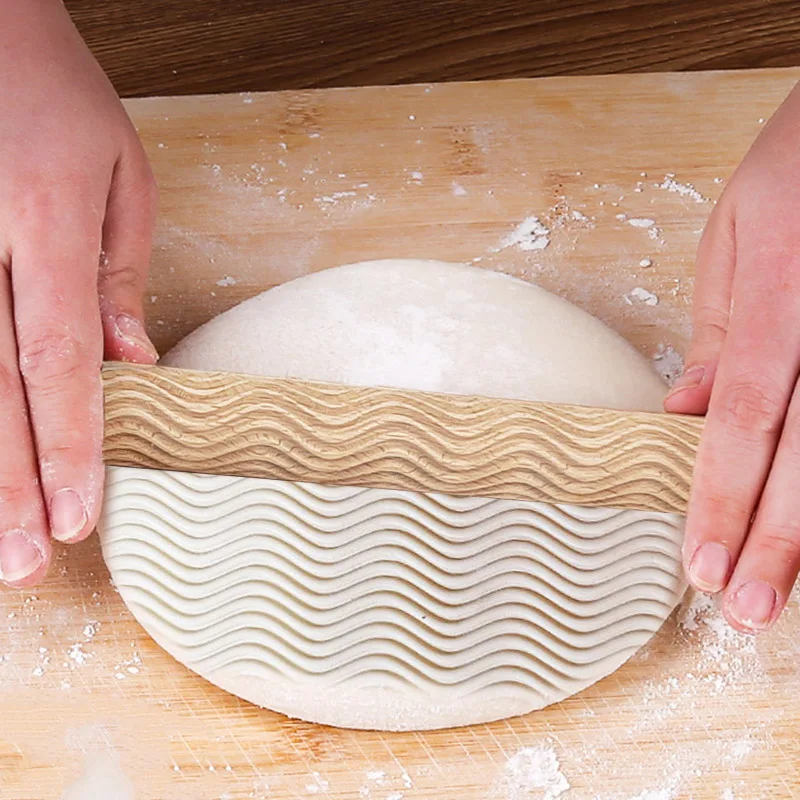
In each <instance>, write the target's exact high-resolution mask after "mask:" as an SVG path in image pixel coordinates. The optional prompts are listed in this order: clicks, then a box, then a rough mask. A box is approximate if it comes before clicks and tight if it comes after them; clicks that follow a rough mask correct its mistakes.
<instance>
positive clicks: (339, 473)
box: [103, 364, 703, 513]
mask: <svg viewBox="0 0 800 800" xmlns="http://www.w3.org/2000/svg"><path fill="white" fill-rule="evenodd" d="M103 379H104V387H105V440H104V458H105V461H106V463H107V464H109V465H113V466H131V467H146V468H151V469H164V470H179V471H184V472H199V473H213V474H221V475H234V476H245V477H257V478H272V479H278V480H290V481H301V482H312V483H320V484H331V485H344V486H367V487H374V488H385V489H405V490H411V491H417V492H440V493H444V494H449V495H461V496H477V497H493V498H506V499H513V500H526V501H543V502H548V503H577V504H580V505H587V506H607V507H613V508H633V509H646V510H652V511H671V512H679V513H684V512H685V511H686V505H687V502H688V497H689V489H690V484H691V476H692V470H693V465H694V460H695V456H696V452H697V446H698V443H699V439H700V433H701V431H702V426H703V420H702V419H701V418H697V417H686V416H677V415H668V414H654V413H642V412H621V411H611V410H607V409H598V408H588V407H583V406H569V405H556V404H551V403H533V402H525V401H519V400H500V399H496V398H487V397H473V396H463V395H447V394H433V393H428V392H417V391H414V392H410V391H400V390H395V389H382V388H353V387H349V386H341V385H336V384H324V383H312V382H307V381H297V380H287V379H274V378H261V377H252V376H246V375H237V374H231V373H221V372H195V371H191V370H176V369H168V368H164V367H138V366H131V365H122V364H113V365H112V364H109V365H107V366H105V367H104V370H103Z"/></svg>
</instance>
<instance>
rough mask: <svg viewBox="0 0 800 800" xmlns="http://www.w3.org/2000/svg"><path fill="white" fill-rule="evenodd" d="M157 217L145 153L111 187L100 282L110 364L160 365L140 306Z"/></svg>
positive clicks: (120, 167)
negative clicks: (157, 362) (146, 330)
mask: <svg viewBox="0 0 800 800" xmlns="http://www.w3.org/2000/svg"><path fill="white" fill-rule="evenodd" d="M135 146H136V147H139V145H138V142H137V144H136V145H135ZM155 212H156V190H155V183H154V181H153V178H152V173H151V172H150V168H149V166H148V165H147V161H146V160H145V159H144V156H143V154H141V157H136V156H132V157H128V158H123V159H121V160H120V161H119V163H118V164H117V166H116V168H115V171H114V177H113V179H112V182H111V191H110V193H109V198H108V205H107V208H106V219H105V224H104V227H103V256H102V258H101V262H100V274H99V277H98V293H99V296H100V307H101V314H102V320H103V333H104V338H105V355H106V358H109V359H112V360H119V361H135V362H139V363H145V364H152V363H155V362H156V361H157V360H158V353H157V351H156V349H155V347H153V345H152V343H151V342H150V339H149V338H148V337H147V333H146V332H145V327H144V310H143V307H142V297H143V294H144V290H145V283H146V281H147V273H148V270H149V266H150V250H151V241H152V234H153V224H154V221H155Z"/></svg>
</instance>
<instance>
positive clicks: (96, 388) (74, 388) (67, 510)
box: [0, 0, 157, 586]
mask: <svg viewBox="0 0 800 800" xmlns="http://www.w3.org/2000/svg"><path fill="white" fill-rule="evenodd" d="M0 9H1V10H2V14H3V37H2V40H0V80H1V81H2V94H0V146H2V151H3V152H2V155H3V157H2V159H0V424H1V426H2V427H1V428H0V441H1V442H2V446H0V578H2V580H3V581H5V582H6V583H8V584H11V585H14V586H27V585H30V584H32V583H35V582H36V581H37V580H38V579H40V578H41V577H42V576H43V575H44V574H45V572H46V570H47V565H48V562H49V560H50V556H51V540H52V539H56V540H58V541H61V542H76V541H79V540H81V539H83V538H85V537H86V536H88V535H89V533H90V532H91V531H92V529H93V528H94V525H95V523H96V521H97V517H98V515H99V512H100V505H101V500H102V486H103V474H104V470H103V463H102V432H103V409H102V386H101V378H100V367H101V363H102V360H103V358H104V357H105V358H108V359H120V360H127V361H138V362H142V363H154V362H155V360H156V359H157V354H156V352H155V349H154V348H153V346H152V344H151V343H150V341H149V339H148V338H147V334H146V333H145V330H144V325H143V322H142V319H143V309H142V293H143V291H144V284H145V279H146V274H147V267H148V262H149V258H150V243H151V236H152V227H153V221H154V215H155V205H156V193H155V185H154V182H153V177H152V173H151V171H150V167H149V165H148V162H147V158H146V156H145V153H144V150H143V148H142V145H141V143H140V141H139V139H138V137H137V135H136V131H135V129H134V127H133V125H132V124H131V122H130V120H129V119H128V116H127V115H126V113H125V110H124V108H123V107H122V104H121V103H120V101H119V98H118V97H117V95H116V93H115V92H114V89H113V87H112V86H111V84H110V83H109V81H108V79H107V78H106V76H105V75H104V74H103V71H102V70H101V69H100V66H99V65H98V64H97V62H96V61H95V60H94V58H93V57H92V55H91V53H90V52H89V50H88V49H87V47H86V45H85V44H84V43H83V41H82V40H81V38H80V35H79V34H78V32H77V31H76V30H75V28H74V27H73V25H72V22H71V21H70V18H69V15H68V14H67V12H66V10H65V9H64V7H63V5H62V3H61V2H60V0H0Z"/></svg>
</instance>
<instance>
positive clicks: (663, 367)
mask: <svg viewBox="0 0 800 800" xmlns="http://www.w3.org/2000/svg"><path fill="white" fill-rule="evenodd" d="M653 366H654V367H655V368H656V372H658V374H659V375H660V376H661V377H662V378H663V379H664V380H665V381H666V382H667V384H668V385H669V386H672V384H673V383H675V381H676V380H678V378H680V376H681V375H682V374H683V358H682V356H681V354H680V353H679V352H678V351H677V350H676V349H675V348H674V347H672V345H665V344H661V345H659V347H658V350H657V351H656V353H655V355H654V356H653Z"/></svg>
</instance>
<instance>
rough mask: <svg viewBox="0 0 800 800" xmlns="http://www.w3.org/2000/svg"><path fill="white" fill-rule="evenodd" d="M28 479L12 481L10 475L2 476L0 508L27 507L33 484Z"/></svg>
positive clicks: (0, 479)
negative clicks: (28, 482)
mask: <svg viewBox="0 0 800 800" xmlns="http://www.w3.org/2000/svg"><path fill="white" fill-rule="evenodd" d="M26 483H27V482H26V481H23V480H17V481H12V480H11V479H10V477H0V508H12V509H20V508H25V507H26V506H27V505H28V504H29V503H30V500H31V488H32V487H31V486H30V485H29V484H28V485H26Z"/></svg>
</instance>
